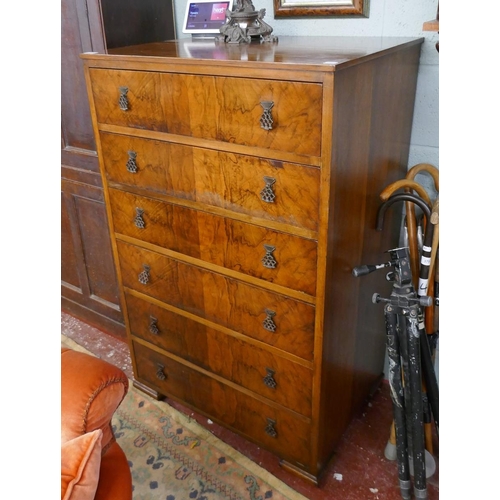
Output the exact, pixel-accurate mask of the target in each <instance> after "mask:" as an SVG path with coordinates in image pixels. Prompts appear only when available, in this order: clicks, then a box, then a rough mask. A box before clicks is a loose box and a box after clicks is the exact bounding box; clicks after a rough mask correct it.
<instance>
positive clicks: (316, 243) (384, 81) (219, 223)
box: [82, 37, 423, 482]
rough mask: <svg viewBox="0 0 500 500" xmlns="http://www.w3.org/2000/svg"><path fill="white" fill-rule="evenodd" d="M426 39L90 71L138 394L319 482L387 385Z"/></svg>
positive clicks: (157, 55)
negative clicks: (394, 251) (215, 425)
mask: <svg viewBox="0 0 500 500" xmlns="http://www.w3.org/2000/svg"><path fill="white" fill-rule="evenodd" d="M422 41H423V39H364V38H352V39H351V38H318V39H316V38H314V37H308V38H294V37H290V38H287V37H281V38H280V40H279V43H278V44H250V45H245V44H242V45H237V46H234V45H224V44H217V43H216V42H214V41H197V42H193V41H191V40H189V39H186V40H178V41H171V42H166V43H152V44H144V45H138V46H132V47H126V48H121V49H114V50H112V51H110V53H109V54H108V55H94V54H83V55H82V58H83V60H84V63H85V73H86V79H87V86H88V95H89V100H90V103H91V110H92V116H93V120H94V121H93V124H94V130H95V133H96V137H97V145H98V148H97V149H98V151H99V159H100V166H101V171H102V175H103V182H104V186H105V189H104V194H105V199H106V207H107V211H108V220H109V228H110V234H111V240H112V244H113V251H114V255H115V262H116V266H117V274H118V277H119V283H120V289H121V300H122V305H123V310H124V312H125V320H126V325H127V331H128V336H129V340H130V346H131V352H132V360H133V365H134V373H135V379H136V381H135V384H136V385H137V386H138V387H140V388H141V389H143V390H145V391H147V392H148V393H150V394H152V395H154V396H155V397H158V398H159V397H162V396H167V397H170V398H172V399H174V400H177V401H180V402H182V403H184V404H186V405H188V406H189V407H192V408H194V409H196V410H197V411H198V412H200V413H202V414H204V415H207V416H208V417H210V418H212V419H213V420H216V421H218V422H220V423H221V424H223V425H225V426H227V427H229V428H231V429H232V430H234V431H236V432H238V433H240V434H242V435H243V436H245V437H246V438H248V439H249V440H252V441H254V442H256V443H258V444H259V445H260V446H262V447H264V448H267V449H269V450H271V451H272V452H274V453H275V454H276V455H278V456H279V457H280V459H281V460H282V461H281V463H282V465H283V466H284V467H286V468H288V469H290V470H293V471H294V472H296V473H298V474H300V475H302V476H303V477H305V478H307V479H308V480H310V481H313V482H317V480H318V477H319V476H320V474H321V471H322V470H323V468H324V466H325V465H326V463H327V461H328V460H329V458H330V457H331V455H332V453H333V451H334V449H335V446H336V444H337V443H338V441H339V439H340V437H341V436H342V433H343V432H344V430H345V428H346V426H347V425H348V423H349V421H350V419H351V418H352V416H353V415H354V413H355V412H357V411H359V410H360V408H361V407H362V404H363V402H364V401H365V400H366V397H367V396H368V394H369V392H370V390H372V389H373V388H374V387H375V386H376V384H377V382H378V381H380V376H381V373H382V370H383V361H384V351H385V348H384V343H385V327H384V318H383V311H382V310H381V309H380V307H376V306H374V305H373V304H372V302H371V297H372V295H373V293H374V292H379V293H385V292H389V288H390V284H388V283H387V282H386V281H385V280H384V276H377V275H376V274H377V273H375V274H374V275H370V276H367V277H366V278H365V279H364V280H359V279H355V278H354V277H353V276H352V268H353V267H355V266H357V265H359V264H361V263H366V262H380V261H381V259H382V260H383V255H384V252H385V251H386V250H388V249H390V248H393V247H395V246H397V244H398V237H399V228H400V220H401V217H400V211H398V210H396V209H394V210H392V211H390V213H388V214H387V219H386V221H385V225H384V230H383V231H381V232H379V231H377V230H376V215H377V210H378V207H379V206H380V201H379V197H378V196H379V193H380V192H381V191H382V189H383V188H385V187H386V186H387V185H388V184H390V183H391V182H394V181H395V180H397V179H400V178H402V177H404V175H405V173H406V169H407V160H408V149H409V142H410V134H411V124H412V117H413V105H414V98H415V88H416V79H417V70H418V63H419V56H420V46H421V43H422Z"/></svg>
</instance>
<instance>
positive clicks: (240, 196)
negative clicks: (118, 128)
mask: <svg viewBox="0 0 500 500" xmlns="http://www.w3.org/2000/svg"><path fill="white" fill-rule="evenodd" d="M100 138H101V147H102V159H103V162H104V168H105V171H106V176H107V179H108V180H109V181H113V182H117V183H120V184H126V185H129V186H136V187H139V188H142V189H145V190H147V191H151V192H157V193H161V194H165V195H168V196H175V197H176V198H182V199H186V200H192V201H199V202H201V203H205V204H207V205H211V206H214V207H221V208H225V209H228V210H232V211H234V212H238V213H241V214H247V215H250V216H253V217H261V218H265V219H269V220H275V221H277V222H282V223H285V224H290V225H293V226H297V227H304V228H306V229H310V230H313V231H317V230H318V218H319V216H318V213H319V189H320V170H319V169H318V168H315V167H307V166H303V165H296V164H293V163H286V162H280V161H275V160H265V159H263V158H257V157H253V156H244V155H238V154H233V153H225V152H220V151H214V150H210V149H203V148H193V147H190V146H184V145H180V144H172V143H169V142H163V141H156V140H152V139H141V138H137V137H129V136H125V135H119V134H109V133H104V132H102V133H101V134H100Z"/></svg>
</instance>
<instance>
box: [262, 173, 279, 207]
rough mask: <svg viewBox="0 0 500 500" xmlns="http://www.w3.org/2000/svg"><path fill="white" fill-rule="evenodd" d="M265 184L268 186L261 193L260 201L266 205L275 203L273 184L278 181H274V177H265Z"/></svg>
mask: <svg viewBox="0 0 500 500" xmlns="http://www.w3.org/2000/svg"><path fill="white" fill-rule="evenodd" d="M264 182H265V183H266V185H265V186H264V189H263V190H262V191H261V192H260V199H261V200H262V201H265V202H266V203H274V200H275V198H276V194H275V193H274V190H273V184H274V183H275V182H276V179H274V178H273V177H266V176H264Z"/></svg>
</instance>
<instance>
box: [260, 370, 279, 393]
mask: <svg viewBox="0 0 500 500" xmlns="http://www.w3.org/2000/svg"><path fill="white" fill-rule="evenodd" d="M266 371H267V375H266V376H265V377H264V378H263V379H262V380H263V381H264V384H266V385H267V387H269V388H271V389H276V386H277V384H276V380H274V376H273V375H274V374H275V373H276V372H275V371H274V370H273V369H272V368H266Z"/></svg>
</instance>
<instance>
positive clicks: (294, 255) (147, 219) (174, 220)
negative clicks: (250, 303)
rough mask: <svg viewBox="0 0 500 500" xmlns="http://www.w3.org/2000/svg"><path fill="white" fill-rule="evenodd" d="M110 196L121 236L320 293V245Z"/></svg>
mask: <svg viewBox="0 0 500 500" xmlns="http://www.w3.org/2000/svg"><path fill="white" fill-rule="evenodd" d="M109 197H110V204H111V210H112V212H113V220H114V226H115V231H116V232H117V233H120V234H124V235H127V236H129V237H132V238H136V239H138V240H143V241H147V242H149V243H152V244H154V245H158V246H160V247H163V248H168V249H170V250H173V251H175V252H179V253H182V254H185V255H189V256H191V257H195V258H198V259H201V260H203V261H206V262H211V263H213V264H217V265H219V266H223V267H226V268H229V269H233V270H235V271H239V272H241V273H245V274H249V275H251V276H254V277H257V278H261V279H264V280H266V281H269V282H271V283H276V284H279V285H282V286H285V287H288V288H293V289H295V290H299V291H303V292H305V293H308V294H310V295H314V294H315V293H316V260H317V251H316V247H317V243H316V241H311V240H307V239H305V238H298V237H297V236H292V235H289V234H286V233H281V232H277V231H271V230H267V229H264V228H262V227H259V226H255V225H252V224H246V223H243V222H240V221H237V220H234V219H230V218H227V217H226V218H225V217H220V216H215V215H212V214H208V213H206V212H203V211H200V210H192V209H188V208H185V207H182V206H178V205H174V204H170V203H165V202H162V201H159V200H155V199H152V198H146V197H144V196H136V195H134V194H131V193H126V192H124V191H121V190H117V189H110V190H109ZM137 219H139V222H140V224H139V225H138V222H137ZM270 249H273V250H270ZM267 259H268V260H269V262H267ZM266 264H267V265H268V266H269V265H274V266H275V267H273V268H270V267H266Z"/></svg>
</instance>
